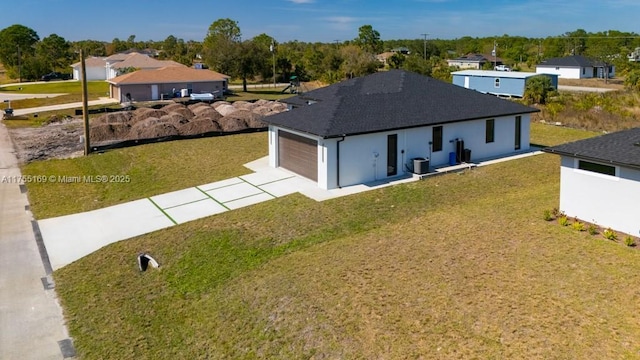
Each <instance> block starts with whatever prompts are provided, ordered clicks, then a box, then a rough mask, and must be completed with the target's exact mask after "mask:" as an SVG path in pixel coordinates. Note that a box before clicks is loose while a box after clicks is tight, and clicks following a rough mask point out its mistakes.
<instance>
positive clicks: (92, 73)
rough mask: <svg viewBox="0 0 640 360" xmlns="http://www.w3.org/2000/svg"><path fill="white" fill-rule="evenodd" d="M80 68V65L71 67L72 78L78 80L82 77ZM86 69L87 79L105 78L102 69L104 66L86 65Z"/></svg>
mask: <svg viewBox="0 0 640 360" xmlns="http://www.w3.org/2000/svg"><path fill="white" fill-rule="evenodd" d="M81 71H82V70H81V69H80V67H74V68H73V78H74V79H75V80H80V77H82V72H81ZM86 71H87V81H94V80H106V73H105V71H104V67H102V66H99V67H96V66H87V68H86Z"/></svg>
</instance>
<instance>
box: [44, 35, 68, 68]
mask: <svg viewBox="0 0 640 360" xmlns="http://www.w3.org/2000/svg"><path fill="white" fill-rule="evenodd" d="M36 54H37V56H38V58H39V59H40V61H42V63H43V64H44V65H45V66H46V68H47V69H48V70H49V71H51V70H58V71H60V70H62V71H63V72H66V71H67V66H69V64H70V63H71V46H70V44H69V43H68V42H67V40H65V39H64V38H63V37H60V36H58V35H56V34H51V35H49V36H47V37H46V38H44V39H42V41H41V42H40V43H38V44H37V45H36Z"/></svg>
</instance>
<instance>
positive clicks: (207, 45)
mask: <svg viewBox="0 0 640 360" xmlns="http://www.w3.org/2000/svg"><path fill="white" fill-rule="evenodd" d="M241 35H242V34H241V32H240V27H239V26H238V23H237V22H236V21H234V20H231V19H228V18H227V19H218V20H216V21H214V22H213V23H212V24H211V26H209V31H208V32H207V36H206V37H205V39H204V43H203V44H202V51H203V60H204V61H205V63H206V64H207V65H208V66H209V67H210V68H212V69H214V70H216V71H218V72H221V73H223V74H227V75H230V76H233V72H234V71H233V70H234V67H236V61H237V59H236V56H237V55H238V47H239V44H240V37H241Z"/></svg>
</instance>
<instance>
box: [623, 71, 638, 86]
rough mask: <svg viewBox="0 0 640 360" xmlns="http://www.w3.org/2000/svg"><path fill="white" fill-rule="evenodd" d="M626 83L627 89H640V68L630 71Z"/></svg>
mask: <svg viewBox="0 0 640 360" xmlns="http://www.w3.org/2000/svg"><path fill="white" fill-rule="evenodd" d="M624 85H625V86H626V87H627V89H630V90H635V91H640V69H634V70H631V71H629V73H628V74H627V76H626V77H625V79H624Z"/></svg>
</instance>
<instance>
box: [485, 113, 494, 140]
mask: <svg viewBox="0 0 640 360" xmlns="http://www.w3.org/2000/svg"><path fill="white" fill-rule="evenodd" d="M485 130H486V131H485V142H486V143H487V144H488V143H492V142H494V141H495V136H496V121H495V119H489V120H487V123H486V128H485Z"/></svg>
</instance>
